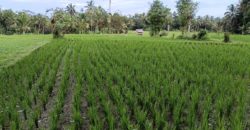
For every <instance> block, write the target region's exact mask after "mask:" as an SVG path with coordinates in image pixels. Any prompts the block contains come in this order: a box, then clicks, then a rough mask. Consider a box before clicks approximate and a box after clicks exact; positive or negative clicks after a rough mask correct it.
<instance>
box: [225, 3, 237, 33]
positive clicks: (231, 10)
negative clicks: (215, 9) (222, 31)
mask: <svg viewBox="0 0 250 130" xmlns="http://www.w3.org/2000/svg"><path fill="white" fill-rule="evenodd" d="M237 13H238V9H237V7H236V6H235V5H233V4H231V5H229V6H228V8H227V12H225V19H226V23H227V30H230V31H232V30H233V26H234V22H235V20H236V18H237Z"/></svg>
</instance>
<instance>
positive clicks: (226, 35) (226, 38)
mask: <svg viewBox="0 0 250 130" xmlns="http://www.w3.org/2000/svg"><path fill="white" fill-rule="evenodd" d="M224 42H225V43H228V42H230V33H228V32H225V33H224Z"/></svg>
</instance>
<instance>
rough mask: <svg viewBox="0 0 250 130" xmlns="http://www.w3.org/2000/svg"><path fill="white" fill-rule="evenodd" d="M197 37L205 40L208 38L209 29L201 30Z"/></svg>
mask: <svg viewBox="0 0 250 130" xmlns="http://www.w3.org/2000/svg"><path fill="white" fill-rule="evenodd" d="M197 38H198V40H205V39H207V31H206V30H201V31H200V32H199V33H198V36H197Z"/></svg>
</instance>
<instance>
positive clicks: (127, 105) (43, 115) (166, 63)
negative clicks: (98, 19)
mask: <svg viewBox="0 0 250 130" xmlns="http://www.w3.org/2000/svg"><path fill="white" fill-rule="evenodd" d="M249 57H250V45H249V44H246V43H238V44H223V43H221V42H219V41H218V42H215V41H204V42H202V41H180V40H171V38H162V39H160V38H149V37H132V36H106V35H100V36H91V35H88V36H87V35H84V36H80V35H70V36H67V37H66V38H65V39H60V40H52V41H51V42H50V43H47V44H45V45H43V46H42V47H40V48H38V49H36V50H34V51H33V52H32V53H31V54H29V55H28V56H25V57H24V58H22V59H21V60H19V61H18V62H17V63H15V64H13V65H10V66H8V67H6V68H5V69H3V70H2V71H0V81H1V82H0V128H2V129H11V130H13V129H30V130H34V129H50V130H57V129H72V130H82V129H91V130H102V129H105V130H126V129H127V130H132V129H138V130H152V129H156V130H157V129H158V130H168V129H173V130H174V129H175V130H180V129H184V130H185V129H187V130H189V129H201V130H210V129H218V130H223V129H232V130H244V129H246V130H247V129H249V128H250V120H249V119H250V95H249V92H250V77H249V76H250V60H249Z"/></svg>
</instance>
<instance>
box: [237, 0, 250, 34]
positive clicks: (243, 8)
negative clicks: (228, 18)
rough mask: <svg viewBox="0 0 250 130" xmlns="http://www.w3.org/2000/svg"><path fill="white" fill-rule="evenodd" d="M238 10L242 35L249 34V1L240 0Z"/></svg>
mask: <svg viewBox="0 0 250 130" xmlns="http://www.w3.org/2000/svg"><path fill="white" fill-rule="evenodd" d="M239 10H240V12H241V16H242V18H241V19H242V34H245V33H250V0H241V2H240V5H239Z"/></svg>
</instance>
